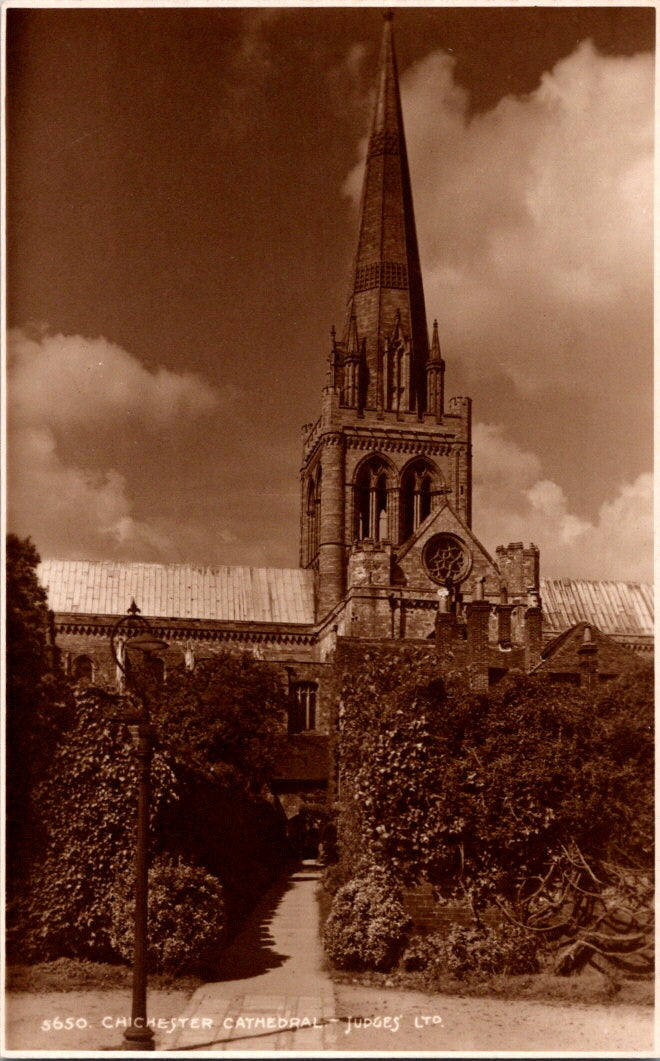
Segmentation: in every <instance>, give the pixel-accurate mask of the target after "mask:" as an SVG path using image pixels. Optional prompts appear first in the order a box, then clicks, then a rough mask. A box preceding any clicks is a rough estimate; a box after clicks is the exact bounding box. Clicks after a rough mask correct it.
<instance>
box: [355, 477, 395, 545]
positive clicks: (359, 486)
mask: <svg viewBox="0 0 660 1061" xmlns="http://www.w3.org/2000/svg"><path fill="white" fill-rule="evenodd" d="M388 489H389V480H388V474H387V468H386V467H385V465H384V464H383V463H382V461H378V460H374V461H369V462H368V463H367V464H365V465H363V467H362V468H361V469H360V471H359V473H358V475H357V478H356V480H355V495H354V496H355V527H354V533H355V537H356V538H358V539H359V540H362V539H364V538H371V539H373V541H377V542H382V541H385V540H386V539H388V538H389V537H390V534H389V520H388V509H387V500H388Z"/></svg>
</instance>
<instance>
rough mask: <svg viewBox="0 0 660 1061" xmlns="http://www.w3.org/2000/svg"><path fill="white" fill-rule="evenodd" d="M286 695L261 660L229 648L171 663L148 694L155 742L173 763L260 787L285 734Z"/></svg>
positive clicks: (241, 784) (254, 788)
mask: <svg viewBox="0 0 660 1061" xmlns="http://www.w3.org/2000/svg"><path fill="white" fill-rule="evenodd" d="M286 711H287V698H286V694H285V692H284V689H283V687H282V684H281V681H280V680H279V678H278V676H277V673H276V671H275V670H274V669H273V668H271V667H270V666H269V665H268V664H264V663H262V662H260V661H258V660H255V659H253V658H252V657H251V656H248V655H246V654H244V655H241V656H236V655H233V654H231V653H229V652H222V653H219V654H218V655H217V656H213V657H210V658H207V659H202V660H199V661H198V663H197V665H196V666H195V668H194V670H192V671H190V670H186V669H183V668H177V669H175V670H173V671H172V672H171V673H170V674H169V675H168V678H167V683H166V685H165V687H164V689H163V694H162V695H158V694H156V695H154V696H153V706H152V720H153V722H154V725H155V727H156V734H157V740H158V744H159V747H160V748H161V749H163V750H164V751H167V754H168V756H169V757H170V759H171V761H172V762H175V763H180V764H182V765H184V766H185V767H186V769H189V770H190V769H193V770H195V771H198V772H199V773H200V774H201V775H203V776H210V777H213V778H214V780H216V781H218V782H220V781H221V780H222V779H223V778H224V780H225V782H226V783H227V784H228V785H229V786H232V785H234V786H238V787H240V788H245V789H248V790H251V791H259V790H260V788H261V787H262V785H263V784H264V782H265V781H267V780H268V779H269V778H270V776H271V775H272V771H273V767H274V765H275V762H276V759H277V755H278V752H279V751H280V749H281V746H282V740H283V735H284V733H285V726H284V723H285V719H286Z"/></svg>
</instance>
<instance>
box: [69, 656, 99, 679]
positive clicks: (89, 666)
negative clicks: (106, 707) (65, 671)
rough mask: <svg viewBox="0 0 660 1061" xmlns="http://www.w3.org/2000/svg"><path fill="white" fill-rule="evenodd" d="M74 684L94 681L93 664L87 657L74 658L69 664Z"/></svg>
mask: <svg viewBox="0 0 660 1061" xmlns="http://www.w3.org/2000/svg"><path fill="white" fill-rule="evenodd" d="M71 677H72V678H73V680H74V682H91V681H93V679H94V664H93V663H92V661H91V659H90V658H89V656H76V658H75V659H74V661H73V663H72V664H71Z"/></svg>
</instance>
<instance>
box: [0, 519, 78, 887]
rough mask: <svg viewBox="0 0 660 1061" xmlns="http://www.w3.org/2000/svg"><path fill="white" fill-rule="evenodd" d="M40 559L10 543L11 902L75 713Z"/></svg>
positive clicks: (27, 544) (25, 544)
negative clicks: (59, 743) (39, 800)
mask: <svg viewBox="0 0 660 1061" xmlns="http://www.w3.org/2000/svg"><path fill="white" fill-rule="evenodd" d="M39 562H40V557H39V554H38V552H37V550H36V548H35V546H34V544H33V542H32V541H31V540H30V538H25V539H20V538H18V537H16V535H14V534H9V535H8V536H7V553H6V608H7V613H6V748H7V786H6V792H7V854H8V865H7V871H8V883H9V891H10V895H11V894H12V892H13V890H14V887H15V886H17V885H18V884H19V882H20V880H21V879H22V877H23V876H24V875H25V872H26V871H27V866H26V860H28V861H29V858H30V857H31V855H32V854H33V852H34V842H35V830H38V819H39V815H38V813H36V811H35V807H34V801H33V791H34V788H35V785H36V784H37V782H38V780H39V778H40V777H41V776H42V775H43V773H44V771H45V770H46V768H47V764H48V762H49V759H50V756H51V754H52V747H53V744H54V742H55V740H56V739H57V735H58V733H59V730H60V728H61V726H62V725H63V724H65V721H66V718H67V712H68V710H69V709H70V706H71V702H72V701H71V688H70V686H69V683H68V682H67V681H66V679H65V676H64V674H63V672H62V669H61V666H60V657H59V653H58V651H57V648H56V646H55V639H54V636H53V616H52V613H51V612H49V610H48V604H47V597H46V592H45V590H44V589H43V587H42V586H41V585H40V584H39V580H38V578H37V571H36V569H37V565H38V564H39Z"/></svg>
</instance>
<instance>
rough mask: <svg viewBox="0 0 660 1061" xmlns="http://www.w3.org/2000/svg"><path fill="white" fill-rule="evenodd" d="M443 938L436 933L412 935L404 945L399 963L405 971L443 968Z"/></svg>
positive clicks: (413, 971) (412, 971)
mask: <svg viewBox="0 0 660 1061" xmlns="http://www.w3.org/2000/svg"><path fill="white" fill-rule="evenodd" d="M444 942H445V941H444V938H443V937H442V936H440V935H437V934H435V933H434V934H432V935H429V936H414V937H413V939H411V940H410V942H409V944H408V946H407V947H406V949H405V951H404V954H403V958H402V959H401V964H402V966H403V968H404V969H405V970H406V972H409V973H415V972H419V971H422V970H429V971H430V970H433V969H434V968H436V967H442V968H444V962H443V953H444Z"/></svg>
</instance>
